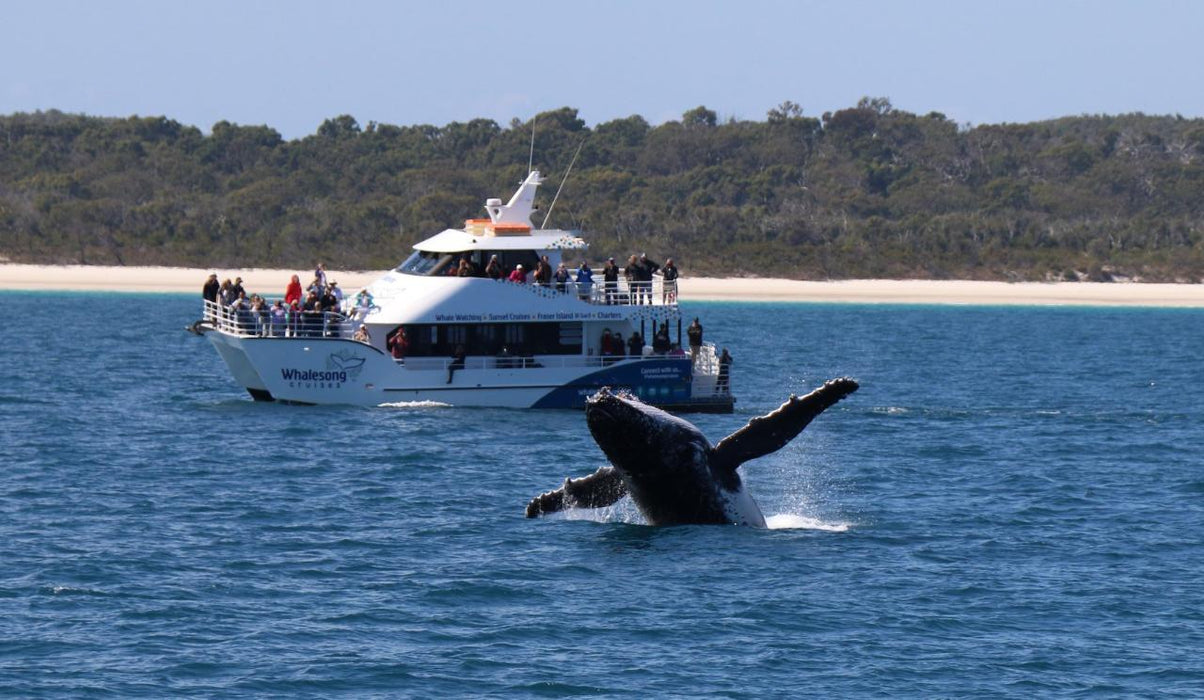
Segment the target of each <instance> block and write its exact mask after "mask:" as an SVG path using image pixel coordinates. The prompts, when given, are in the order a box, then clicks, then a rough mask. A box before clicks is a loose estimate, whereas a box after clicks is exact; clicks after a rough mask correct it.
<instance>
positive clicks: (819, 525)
mask: <svg viewBox="0 0 1204 700" xmlns="http://www.w3.org/2000/svg"><path fill="white" fill-rule="evenodd" d="M765 525H766V527H768V528H769V529H770V530H824V531H825V532H848V529H849V523H829V522H824V521H822V520H817V519H816V518H812V517H809V516H806V515H797V514H795V513H781V514H779V515H770V516H768V517H766V518H765Z"/></svg>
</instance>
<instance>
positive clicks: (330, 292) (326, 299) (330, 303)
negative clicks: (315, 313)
mask: <svg viewBox="0 0 1204 700" xmlns="http://www.w3.org/2000/svg"><path fill="white" fill-rule="evenodd" d="M318 301H320V302H322V308H323V309H326V310H327V311H334V310H335V309H337V308H339V301H338V299H336V298H335V296H334V288H333V287H327V288H326V289H325V290H324V291H320V292H318Z"/></svg>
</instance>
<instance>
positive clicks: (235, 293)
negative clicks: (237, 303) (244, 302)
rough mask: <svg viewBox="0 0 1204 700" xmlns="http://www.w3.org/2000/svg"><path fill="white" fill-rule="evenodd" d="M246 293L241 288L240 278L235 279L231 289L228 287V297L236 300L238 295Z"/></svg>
mask: <svg viewBox="0 0 1204 700" xmlns="http://www.w3.org/2000/svg"><path fill="white" fill-rule="evenodd" d="M246 293H247V290H245V289H243V287H242V278H241V277H235V278H234V285H233V286H232V287H230V296H232V297H234V298H235V299H237V298H238V297H239V296H240V295H245V294H246Z"/></svg>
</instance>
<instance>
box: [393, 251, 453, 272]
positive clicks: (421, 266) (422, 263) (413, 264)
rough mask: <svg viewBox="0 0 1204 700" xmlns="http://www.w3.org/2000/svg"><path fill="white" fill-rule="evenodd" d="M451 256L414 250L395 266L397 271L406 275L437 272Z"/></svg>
mask: <svg viewBox="0 0 1204 700" xmlns="http://www.w3.org/2000/svg"><path fill="white" fill-rule="evenodd" d="M452 257H453V256H451V255H447V254H446V253H432V252H429V251H425V250H416V251H414V253H413V254H412V255H411V256H410V257H408V258H406V259H405V262H403V263H401V264H400V265H398V266H397V272H403V273H405V274H407V275H430V274H438V272H437V271H438V269H439V268H440V267H443V266H446V265H447V263H448V262H449V261H450V260H451V259H452Z"/></svg>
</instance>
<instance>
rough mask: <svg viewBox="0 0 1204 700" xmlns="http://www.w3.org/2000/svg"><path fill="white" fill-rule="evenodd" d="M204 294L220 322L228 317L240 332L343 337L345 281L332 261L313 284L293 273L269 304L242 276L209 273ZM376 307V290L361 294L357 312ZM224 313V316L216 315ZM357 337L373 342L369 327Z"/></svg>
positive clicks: (320, 267)
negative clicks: (333, 272)
mask: <svg viewBox="0 0 1204 700" xmlns="http://www.w3.org/2000/svg"><path fill="white" fill-rule="evenodd" d="M201 296H202V297H203V298H204V299H205V301H207V302H211V303H212V304H213V307H212V308H211V311H209V312H208V313H210V315H211V319H210V320H214V321H218V320H222V321H226V322H232V323H234V324H236V325H237V327H238V329H239V331H240V332H243V333H253V334H257V335H264V336H277V337H284V336H294V337H322V336H330V337H334V336H338V335H339V328H340V325H341V324H342V322H343V321H345V320H346V316H345V315H344V313H343V309H344V305H343V290H341V289H340V288H339V283H338V282H337V281H335V280H329V279H328V278H327V276H326V266H325V265H324V264H322V263H318V265H317V267H316V268H315V269H314V276H313V280H312V281H311V282H310V283H309V285H308V286H307V287H302V286H301V278H300V277H299V276H298V275H293V278H292V280H291V281H289V283H288V286H287V287H286V288H285V290H284V298H283V299H277V300H276V301H275V302H274V303H269V302H268V301H267V299H265V298H263V297H262V296H260V295H258V294H250V295H248V294H247V291H246V290H245V289H244V288H243V285H242V278H241V277H235V278H234V279H233V280H230V279H226V280H225V281H224V282H218V279H217V275H216V274H211V275H209V279H208V280H206V281H205V284H204V286H203V287H202V288H201ZM371 306H372V295H371V294H370V293H369V292H368V290H366V289H365V290H361V291H360V293H359V294H358V295H357V296H356V301H355V305H354V307H353V309H352V313H355V312H358V310H359V309H361V308H362V309H364V310H367V309H368V308H370V307H371ZM213 316H220V317H221V318H220V319H218V318H212V317H213ZM354 339H355V340H358V341H360V342H364V343H368V342H371V338H370V337H369V335H368V329H367V328H365V327H363V326H360V328H359V329H358V330H357V331H356V335H355V338H354Z"/></svg>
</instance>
